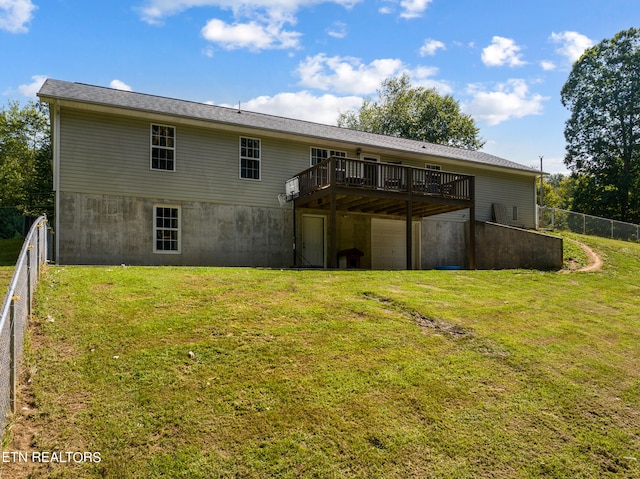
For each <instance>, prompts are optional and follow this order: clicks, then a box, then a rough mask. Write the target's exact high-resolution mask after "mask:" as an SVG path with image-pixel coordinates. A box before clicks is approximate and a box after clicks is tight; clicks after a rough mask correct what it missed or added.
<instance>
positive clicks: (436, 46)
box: [420, 38, 447, 57]
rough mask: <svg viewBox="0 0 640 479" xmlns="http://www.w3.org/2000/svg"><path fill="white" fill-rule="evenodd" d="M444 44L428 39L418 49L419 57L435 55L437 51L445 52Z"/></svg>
mask: <svg viewBox="0 0 640 479" xmlns="http://www.w3.org/2000/svg"><path fill="white" fill-rule="evenodd" d="M446 48H447V47H446V46H445V44H444V43H442V42H441V41H438V40H432V39H430V38H428V39H427V40H425V41H424V45H422V48H420V56H422V57H424V56H426V55H435V54H436V52H437V51H438V50H446Z"/></svg>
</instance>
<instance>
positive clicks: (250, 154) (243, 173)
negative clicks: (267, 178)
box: [240, 137, 261, 180]
mask: <svg viewBox="0 0 640 479" xmlns="http://www.w3.org/2000/svg"><path fill="white" fill-rule="evenodd" d="M260 162H261V154H260V140H258V139H256V138H245V137H240V178H247V179H250V180H259V179H260Z"/></svg>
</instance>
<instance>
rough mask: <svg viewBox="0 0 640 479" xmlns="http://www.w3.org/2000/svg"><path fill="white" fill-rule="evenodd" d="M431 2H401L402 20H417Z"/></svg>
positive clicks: (428, 0) (419, 0)
mask: <svg viewBox="0 0 640 479" xmlns="http://www.w3.org/2000/svg"><path fill="white" fill-rule="evenodd" d="M431 1H432V0H401V2H400V6H401V7H402V9H403V11H402V13H401V14H400V16H401V17H402V18H418V17H421V16H422V14H423V13H424V12H425V10H426V9H427V7H428V6H429V4H430V3H431Z"/></svg>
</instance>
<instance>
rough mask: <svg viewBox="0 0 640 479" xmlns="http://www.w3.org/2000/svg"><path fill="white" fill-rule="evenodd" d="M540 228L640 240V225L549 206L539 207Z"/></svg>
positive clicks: (625, 239)
mask: <svg viewBox="0 0 640 479" xmlns="http://www.w3.org/2000/svg"><path fill="white" fill-rule="evenodd" d="M538 226H539V227H540V228H542V229H549V230H562V231H571V232H573V233H579V234H583V235H592V236H601V237H603V238H611V239H617V240H624V241H638V240H639V239H640V225H636V224H633V223H624V222H622V221H616V220H610V219H606V218H600V217H598V216H591V215H586V214H584V213H576V212H574V211H567V210H561V209H559V208H550V207H547V206H539V207H538Z"/></svg>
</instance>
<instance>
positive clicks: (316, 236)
mask: <svg viewBox="0 0 640 479" xmlns="http://www.w3.org/2000/svg"><path fill="white" fill-rule="evenodd" d="M324 236H325V227H324V216H311V215H304V216H303V217H302V264H303V265H304V266H319V267H321V268H324V267H326V263H325V242H324Z"/></svg>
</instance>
